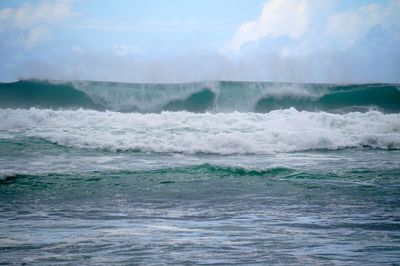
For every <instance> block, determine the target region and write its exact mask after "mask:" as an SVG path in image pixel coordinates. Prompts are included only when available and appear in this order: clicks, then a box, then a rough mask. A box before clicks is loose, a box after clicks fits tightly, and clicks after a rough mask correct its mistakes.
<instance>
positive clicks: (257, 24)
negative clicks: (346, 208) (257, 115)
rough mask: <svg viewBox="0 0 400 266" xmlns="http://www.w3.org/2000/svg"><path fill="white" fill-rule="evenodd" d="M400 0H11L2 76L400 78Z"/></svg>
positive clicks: (5, 5) (6, 7)
mask: <svg viewBox="0 0 400 266" xmlns="http://www.w3.org/2000/svg"><path fill="white" fill-rule="evenodd" d="M399 21H400V0H382V1H378V0H352V1H348V0H324V1H320V0H268V1H266V0H146V1H139V0H119V1H105V0H104V1H102V0H52V1H50V0H32V1H19V0H1V1H0V62H1V63H0V81H3V82H9V81H15V80H18V79H27V78H39V79H55V80H107V81H121V82H168V83H169V82H191V81H200V80H252V81H285V82H318V83H319V82H323V83H333V82H335V83H337V82H338V83H355V82H362V83H365V82H392V83H400V23H399Z"/></svg>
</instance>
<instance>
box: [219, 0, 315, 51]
mask: <svg viewBox="0 0 400 266" xmlns="http://www.w3.org/2000/svg"><path fill="white" fill-rule="evenodd" d="M310 7H311V5H310V0H291V1H286V0H271V1H268V2H266V3H265V4H264V7H263V9H262V12H261V15H260V17H259V18H258V19H256V20H253V21H249V22H246V23H244V24H242V25H241V26H240V27H239V29H238V30H237V31H236V33H235V35H234V36H233V38H232V40H231V41H230V42H229V43H228V44H227V45H226V46H225V47H224V48H223V52H228V53H229V52H238V51H239V50H240V49H241V47H242V46H243V45H245V44H247V43H250V42H255V41H258V40H260V39H263V38H266V37H278V36H283V35H286V36H289V37H290V38H292V39H298V38H300V37H301V36H303V35H304V34H305V32H306V31H307V30H308V27H309V23H310V21H309V12H310Z"/></svg>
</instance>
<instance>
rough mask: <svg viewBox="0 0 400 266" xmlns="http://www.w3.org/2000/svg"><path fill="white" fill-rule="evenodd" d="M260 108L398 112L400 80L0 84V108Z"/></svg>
mask: <svg viewBox="0 0 400 266" xmlns="http://www.w3.org/2000/svg"><path fill="white" fill-rule="evenodd" d="M30 107H37V108H51V109H55V110H60V109H79V108H84V109H92V110H98V111H105V110H110V111H118V112H139V113H160V112H162V111H189V112H196V113H203V112H214V113H217V112H223V113H229V112H234V111H238V112H259V113H266V112H270V111H273V110H278V109H287V108H290V107H294V108H296V109H297V110H299V111H325V112H333V113H347V112H354V111H361V112H368V111H369V110H379V111H381V112H385V113H397V112H400V91H399V85H398V84H353V85H335V84H293V83H270V82H227V81H215V82H196V83H182V84H134V83H116V82H94V81H70V82H55V81H39V80H23V81H18V82H14V83H2V84H0V108H30Z"/></svg>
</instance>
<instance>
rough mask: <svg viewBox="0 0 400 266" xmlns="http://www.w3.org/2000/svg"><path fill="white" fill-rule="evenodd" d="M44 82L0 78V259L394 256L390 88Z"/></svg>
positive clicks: (399, 120)
mask: <svg viewBox="0 0 400 266" xmlns="http://www.w3.org/2000/svg"><path fill="white" fill-rule="evenodd" d="M32 82H33V83H34V85H32V86H33V87H32V88H31V89H29V88H30V87H29V86H30V85H29V84H31V83H32ZM53 83H54V82H51V83H50V82H43V84H44V85H43V84H42V83H41V82H39V81H28V82H25V83H24V82H19V83H14V84H11V85H10V84H8V85H7V84H3V85H1V86H2V87H0V94H1V93H3V94H2V95H1V101H0V103H1V106H0V107H1V109H0V121H1V123H0V202H1V204H0V262H1V263H4V264H17V265H18V264H22V263H26V264H28V265H31V264H34V265H54V264H67V265H75V264H95V265H101V264H104V265H109V264H117V265H118V264H120V265H126V264H144V265H159V264H207V265H209V264H218V265H220V264H240V263H241V264H245V265H248V264H251V265H254V264H259V265H266V264H267V265H270V264H275V265H288V264H295V265H308V264H313V265H314V264H317V265H318V264H319V265H337V264H339V265H359V264H366V265H384V264H388V265H393V264H396V263H398V262H399V259H400V182H399V177H400V114H399V113H398V111H397V110H398V109H397V108H398V106H399V105H400V102H398V101H397V98H396V97H397V96H396V95H397V93H398V90H397V85H388V84H372V85H371V84H369V85H368V84H367V85H351V86H350V85H324V86H322V85H318V86H317V85H303V84H278V85H277V87H274V85H273V84H271V83H265V84H263V83H261V84H259V83H222V84H223V86H225V87H223V88H222V87H221V83H218V82H208V83H201V85H198V83H196V84H197V85H196V84H189V85H188V84H178V85H176V84H175V85H174V84H168V85H160V84H158V85H152V84H146V85H141V86H142V87H141V88H139V89H138V87H137V86H138V85H132V84H125V85H121V84H119V83H118V84H114V83H106V85H107V86H105V87H104V84H105V83H94V82H86V83H82V82H80V83H79V84H78V85H76V84H75V83H74V84H75V85H74V84H72V83H68V84H69V85H68V84H67V85H65V83H61V85H60V83H57V84H56V85H54V84H53ZM21 84H22V85H23V86H27V87H24V89H23V90H22V89H18V88H17V89H10V88H11V87H12V86H17V87H18V86H22V85H21ZM24 84H25V85H24ZM26 84H28V85H29V86H28V85H26ZM41 84H42V85H41ZM71 84H72V85H71ZM110 84H111V85H113V86H114V90H115V91H116V92H115V93H114V94H113V89H112V86H111V87H110ZM206 85H207V86H208V87H206V88H207V89H204V88H205V86H206ZM228 85H229V86H228ZM7 86H8V87H7ZM35 86H36V87H35ZM60 86H61V89H60ZM63 86H64V87H63ZM71 86H72V87H71ZM102 86H103V87H102ZM115 86H116V88H115ZM135 86H136V87H135ZM218 86H220V87H218ZM246 86H247V87H246ZM5 87H7V89H4V88H5ZM38 87H39V89H38ZM243 87H245V88H246V89H245V90H244V89H243ZM43 88H46V90H47V91H46V92H45V96H40V95H41V94H40V93H39V91H40V92H41V93H44V91H43V90H44V89H43ZM71 88H73V89H71ZM129 88H131V89H129ZM132 88H133V89H132ZM151 88H153V90H152V89H151ZM154 88H155V89H154ZM58 89H60V90H64V89H65V90H66V92H62V91H61V92H60V94H62V95H63V96H62V97H61V96H60V97H59V96H58V92H57V91H53V90H58ZM71 90H72V91H73V94H70V93H71ZM148 90H150V91H148ZM229 90H232V91H229ZM260 90H262V91H263V95H261V96H257V94H258V93H259V92H260ZM380 90H382V91H380ZM154 91H155V92H154ZM172 92H173V93H172ZM210 92H212V93H210ZM63 93H64V94H63ZM341 93H343V94H341ZM357 93H361V94H358V95H364V96H363V97H365V98H363V99H364V100H360V98H357V97H358V96H357V97H355V96H354V97H353V96H351V95H350V96H351V97H350V96H349V94H357ZM32 94H34V95H36V96H32ZM71 95H72V96H71ZM238 95H239V96H238ZM327 95H329V96H327ZM338 95H340V97H342V98H341V100H337V101H336V100H333V98H335V97H339V96H338ZM368 95H369V96H368ZM371 95H372V96H371ZM6 96H7V97H8V99H9V100H7V101H6V100H5V98H6ZM13 97H14V98H13ZM57 97H59V98H57ZM235 97H236V98H235ZM268 97H269V99H272V98H273V99H275V100H274V103H271V102H268V101H266V100H265V99H267V98H268ZM271 97H272V98H271ZM343 97H345V98H343ZM346 97H347V98H346ZM352 97H353V98H354V99H351V98H352ZM11 99H13V100H11ZM63 99H64V100H63ZM288 99H292V100H291V101H292V102H289V103H288ZM327 99H331V100H329V101H328V100H327ZM335 99H336V98H335ZM345 99H348V100H345ZM301 101H303V102H302V103H301V104H300V102H301ZM306 101H308V103H307V104H306V103H305V102H306ZM333 102H334V103H333ZM50 103H51V104H50ZM205 103H207V104H205ZM274 104H275V105H274ZM286 104H288V105H289V106H287V105H286ZM296 104H299V105H298V106H296ZM302 104H304V108H300V107H299V106H301V105H302ZM292 105H293V107H292ZM118 106H120V108H117V107H118ZM132 106H135V108H136V111H132V110H133V109H131V108H132ZM160 106H162V108H160ZM165 106H167V107H168V108H166V107H165ZM237 106H241V108H242V109H240V108H239V107H237ZM260 106H269V108H270V109H271V110H268V108H264V109H263V110H261V108H260ZM11 107H12V108H11ZM164 107H165V108H164ZM81 108H84V109H81ZM163 109H173V111H169V112H165V111H162V110H163ZM107 110H108V111H107ZM129 110H130V111H129ZM182 110H183V111H182ZM235 110H236V111H235ZM189 111H190V112H189ZM205 111H207V112H205Z"/></svg>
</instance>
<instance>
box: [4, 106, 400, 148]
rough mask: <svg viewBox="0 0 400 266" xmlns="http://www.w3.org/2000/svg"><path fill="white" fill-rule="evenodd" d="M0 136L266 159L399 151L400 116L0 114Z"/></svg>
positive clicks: (43, 111) (304, 113)
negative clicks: (321, 153) (365, 149)
mask: <svg viewBox="0 0 400 266" xmlns="http://www.w3.org/2000/svg"><path fill="white" fill-rule="evenodd" d="M0 121H2V123H1V124H0V130H1V131H2V132H3V133H4V134H7V135H8V134H12V135H15V136H23V137H24V136H27V137H35V138H41V139H44V140H47V141H50V142H52V143H56V144H58V145H63V146H67V147H73V148H85V149H101V150H110V151H142V152H158V153H170V152H172V153H187V154H194V153H215V154H236V153H237V154H266V153H275V152H290V151H303V150H313V149H343V148H363V147H371V148H380V149H400V114H383V113H380V112H378V111H369V112H366V113H359V112H352V113H346V114H331V113H325V112H307V111H301V112H300V111H297V110H296V109H294V108H290V109H285V110H276V111H272V112H269V113H266V114H259V113H238V112H233V113H216V114H212V113H201V114H194V113H189V112H162V113H159V114H156V113H151V114H140V113H118V112H109V111H107V112H99V111H92V110H82V109H80V110H75V111H65V110H64V111H61V110H60V111H55V110H50V109H36V108H31V109H28V110H25V109H17V110H15V109H0Z"/></svg>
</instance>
